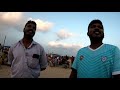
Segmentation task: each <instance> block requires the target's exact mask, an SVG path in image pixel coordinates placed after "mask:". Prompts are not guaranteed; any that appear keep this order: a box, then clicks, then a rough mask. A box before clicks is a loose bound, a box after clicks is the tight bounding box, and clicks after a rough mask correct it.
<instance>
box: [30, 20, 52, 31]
mask: <svg viewBox="0 0 120 90" xmlns="http://www.w3.org/2000/svg"><path fill="white" fill-rule="evenodd" d="M29 20H34V21H35V22H36V23H37V30H39V31H41V32H47V31H49V30H50V29H51V28H52V27H53V25H54V24H53V23H52V22H48V21H43V20H40V19H32V18H29Z"/></svg>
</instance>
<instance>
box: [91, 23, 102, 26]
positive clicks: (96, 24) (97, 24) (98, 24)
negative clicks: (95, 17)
mask: <svg viewBox="0 0 120 90" xmlns="http://www.w3.org/2000/svg"><path fill="white" fill-rule="evenodd" d="M93 25H95V26H102V25H101V24H100V23H93V24H91V26H93Z"/></svg>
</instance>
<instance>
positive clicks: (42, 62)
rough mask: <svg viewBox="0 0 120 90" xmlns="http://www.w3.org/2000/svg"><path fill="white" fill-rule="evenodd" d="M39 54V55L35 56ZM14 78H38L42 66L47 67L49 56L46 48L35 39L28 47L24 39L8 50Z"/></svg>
mask: <svg viewBox="0 0 120 90" xmlns="http://www.w3.org/2000/svg"><path fill="white" fill-rule="evenodd" d="M34 54H37V56H39V57H35V58H34V57H33V55H34ZM8 62H9V64H11V77H12V78H38V77H39V75H40V70H41V68H46V67H47V65H48V63H47V57H46V53H45V51H44V48H43V47H42V46H41V45H40V44H38V43H37V42H35V41H32V43H31V45H30V46H29V47H28V48H27V49H26V48H25V47H24V45H23V42H22V40H20V41H19V42H17V43H16V44H14V45H13V46H12V47H11V48H10V50H9V52H8Z"/></svg>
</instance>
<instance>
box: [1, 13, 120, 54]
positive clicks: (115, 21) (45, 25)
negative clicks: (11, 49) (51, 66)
mask: <svg viewBox="0 0 120 90" xmlns="http://www.w3.org/2000/svg"><path fill="white" fill-rule="evenodd" d="M93 19H99V20H101V21H102V22H103V25H104V33H105V38H104V39H103V43H107V44H112V45H115V46H118V47H119V48H120V32H119V31H120V30H119V27H120V12H0V43H1V44H2V45H3V44H4V45H6V46H11V45H13V44H14V43H16V42H18V41H19V40H21V39H22V38H23V28H24V25H25V23H26V22H27V21H28V20H34V21H35V22H36V23H37V30H36V34H35V36H34V38H33V39H34V40H35V41H36V42H38V43H39V44H41V45H42V46H43V47H44V49H45V51H46V53H53V54H60V55H68V56H76V54H77V51H78V50H79V49H80V48H83V47H86V46H89V45H90V40H89V37H88V36H87V31H88V30H87V28H88V24H89V23H90V21H92V20H93ZM5 36H6V39H5ZM4 39H5V43H4Z"/></svg>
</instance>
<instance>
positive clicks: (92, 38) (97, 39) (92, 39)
mask: <svg viewBox="0 0 120 90" xmlns="http://www.w3.org/2000/svg"><path fill="white" fill-rule="evenodd" d="M89 38H90V40H91V41H102V40H103V38H104V35H102V36H101V37H92V36H89Z"/></svg>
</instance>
